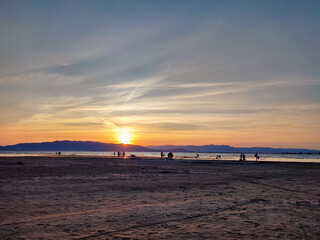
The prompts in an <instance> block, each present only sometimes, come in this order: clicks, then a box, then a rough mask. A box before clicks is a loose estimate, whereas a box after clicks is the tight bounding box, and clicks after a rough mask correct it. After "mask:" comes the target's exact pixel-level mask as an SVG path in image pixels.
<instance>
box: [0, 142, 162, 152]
mask: <svg viewBox="0 0 320 240" xmlns="http://www.w3.org/2000/svg"><path fill="white" fill-rule="evenodd" d="M0 151H97V152H102V151H111V152H114V151H128V152H152V151H156V150H154V149H149V148H146V147H143V146H139V145H129V144H113V143H101V142H90V141H85V142H84V141H55V142H42V143H19V144H16V145H9V146H4V147H0Z"/></svg>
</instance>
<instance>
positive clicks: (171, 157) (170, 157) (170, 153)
mask: <svg viewBox="0 0 320 240" xmlns="http://www.w3.org/2000/svg"><path fill="white" fill-rule="evenodd" d="M164 156H165V154H164V152H161V153H160V157H161V159H163V157H164ZM173 156H174V155H173V153H172V152H169V153H168V157H167V158H166V159H170V160H172V159H173Z"/></svg>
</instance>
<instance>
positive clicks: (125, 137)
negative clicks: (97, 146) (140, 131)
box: [118, 128, 132, 144]
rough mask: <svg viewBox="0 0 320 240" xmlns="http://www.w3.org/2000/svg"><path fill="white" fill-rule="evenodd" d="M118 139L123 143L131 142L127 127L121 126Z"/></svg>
mask: <svg viewBox="0 0 320 240" xmlns="http://www.w3.org/2000/svg"><path fill="white" fill-rule="evenodd" d="M118 138H119V141H120V143H123V144H130V142H131V138H132V137H131V133H130V131H129V129H128V128H122V129H121V130H120V133H119V136H118Z"/></svg>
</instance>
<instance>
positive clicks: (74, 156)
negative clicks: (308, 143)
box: [0, 154, 320, 165]
mask: <svg viewBox="0 0 320 240" xmlns="http://www.w3.org/2000/svg"><path fill="white" fill-rule="evenodd" d="M44 157H46V158H52V159H59V158H75V159H76V158H78V159H81V158H92V159H95V158H96V159H108V160H159V161H169V162H170V161H182V162H194V163H201V162H206V163H241V164H248V163H250V164H251V163H252V164H272V163H279V164H287V163H290V164H309V163H310V164H319V165H320V162H312V161H310V162H308V161H289V160H288V161H276V160H264V159H262V160H258V161H256V160H251V159H249V160H246V161H239V160H234V159H214V158H213V159H209V158H201V157H200V158H189V157H188V158H179V157H177V158H174V159H173V160H170V159H166V158H163V159H161V158H160V157H155V156H137V157H125V158H123V157H120V158H117V157H114V156H105V155H103V156H102V155H63V154H62V155H55V154H43V155H28V156H1V155H0V160H1V159H5V158H10V159H13V158H44ZM316 160H318V159H316ZM319 161H320V160H319Z"/></svg>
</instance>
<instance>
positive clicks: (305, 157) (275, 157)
mask: <svg viewBox="0 0 320 240" xmlns="http://www.w3.org/2000/svg"><path fill="white" fill-rule="evenodd" d="M131 154H134V155H135V156H137V157H139V156H142V157H148V156H149V157H160V152H126V156H130V155H131ZM42 155H55V152H52V151H38V152H36V151H3V152H0V156H42ZM62 155H78V156H79V155H91V156H92V155H93V156H109V157H110V156H114V152H84V151H66V152H62ZM195 155H196V154H195V153H188V152H174V156H175V158H181V159H197V160H216V156H217V155H220V156H221V158H219V159H217V160H239V156H240V154H239V153H199V155H200V157H199V158H195ZM259 156H260V159H259V161H283V162H316V163H320V155H319V154H259ZM246 159H247V160H248V161H255V157H254V154H253V153H247V154H246Z"/></svg>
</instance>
